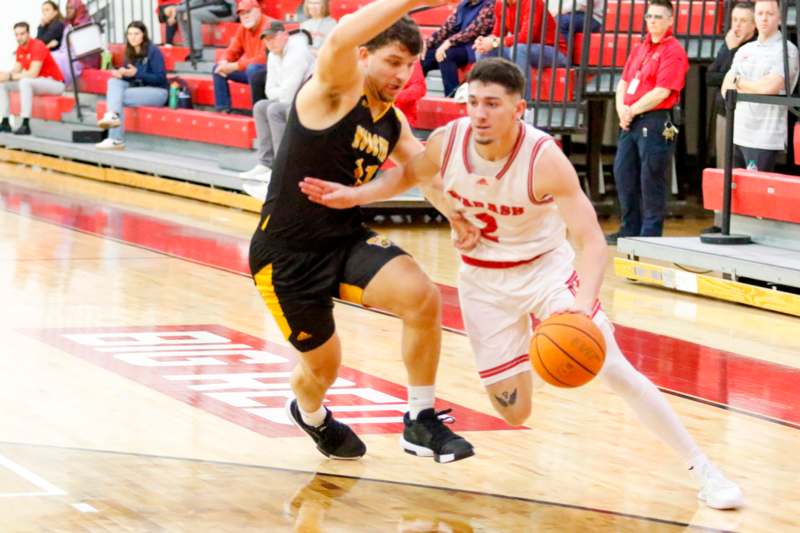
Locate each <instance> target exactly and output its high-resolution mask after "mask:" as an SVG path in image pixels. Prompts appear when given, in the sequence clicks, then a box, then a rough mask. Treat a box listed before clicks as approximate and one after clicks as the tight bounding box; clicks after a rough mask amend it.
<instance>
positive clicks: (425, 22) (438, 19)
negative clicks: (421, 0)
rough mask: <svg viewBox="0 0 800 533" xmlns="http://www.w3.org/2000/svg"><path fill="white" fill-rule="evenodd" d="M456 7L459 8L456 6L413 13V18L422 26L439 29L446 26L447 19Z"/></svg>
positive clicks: (445, 6)
mask: <svg viewBox="0 0 800 533" xmlns="http://www.w3.org/2000/svg"><path fill="white" fill-rule="evenodd" d="M456 7H457V6H455V5H444V6H439V7H432V8H430V9H425V10H422V11H418V12H416V13H413V14H412V15H411V18H413V19H414V20H415V21H416V22H417V24H419V25H420V26H436V27H439V26H441V25H442V24H444V21H445V20H447V17H449V16H450V14H451V13H452V12H453V11H454V10H455V8H456Z"/></svg>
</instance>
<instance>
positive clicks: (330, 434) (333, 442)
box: [286, 399, 367, 460]
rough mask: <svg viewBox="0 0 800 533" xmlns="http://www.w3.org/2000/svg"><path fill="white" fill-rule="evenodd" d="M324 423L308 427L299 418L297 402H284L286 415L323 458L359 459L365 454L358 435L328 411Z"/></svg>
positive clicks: (364, 447) (365, 449)
mask: <svg viewBox="0 0 800 533" xmlns="http://www.w3.org/2000/svg"><path fill="white" fill-rule="evenodd" d="M326 411H327V414H326V415H325V421H324V422H323V423H322V425H321V426H319V427H314V426H309V425H308V424H306V423H305V422H303V417H302V416H300V409H299V408H298V407H297V400H295V399H290V400H289V401H288V402H286V414H287V415H288V416H289V419H290V420H292V421H293V422H294V423H295V425H296V426H297V427H299V428H300V429H302V430H303V431H305V432H306V433H308V435H309V436H310V437H311V438H312V439H313V440H314V442H315V443H316V444H317V449H318V450H319V451H320V452H322V455H324V456H325V457H330V458H331V459H347V460H354V459H361V457H363V456H364V454H365V453H367V447H366V446H365V445H364V443H363V442H362V441H361V439H359V438H358V435H356V434H355V432H353V430H352V429H350V426H348V425H347V424H342V423H341V422H338V421H336V420H335V419H334V418H333V414H332V413H331V412H330V411H328V410H327V409H326Z"/></svg>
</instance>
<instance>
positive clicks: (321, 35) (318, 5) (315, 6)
mask: <svg viewBox="0 0 800 533" xmlns="http://www.w3.org/2000/svg"><path fill="white" fill-rule="evenodd" d="M303 13H304V14H305V16H306V20H304V21H303V22H301V23H300V29H301V30H306V31H307V32H308V33H309V34H310V35H311V39H312V40H313V42H312V43H311V52H312V53H313V54H314V55H317V53H318V52H319V49H320V48H321V47H322V43H324V42H325V39H326V38H327V37H328V34H329V33H330V32H332V31H333V28H335V27H336V20H335V19H334V18H333V17H331V15H330V9H329V8H328V0H306V1H305V2H304V3H303Z"/></svg>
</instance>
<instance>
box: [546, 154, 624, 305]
mask: <svg viewBox="0 0 800 533" xmlns="http://www.w3.org/2000/svg"><path fill="white" fill-rule="evenodd" d="M534 172H535V173H536V174H535V175H536V182H535V185H534V187H535V190H534V195H535V196H536V198H537V199H542V198H543V197H545V196H548V195H549V196H552V197H553V199H554V200H555V202H556V205H557V206H558V210H559V212H560V214H561V216H562V217H563V218H564V221H565V222H566V224H567V229H568V231H569V234H570V236H571V237H572V239H573V240H574V241H575V244H576V246H577V248H578V249H579V250H580V257H579V258H578V262H577V264H576V270H577V271H578V275H579V276H580V280H581V285H580V288H579V289H578V294H577V296H576V298H575V307H574V309H573V310H575V311H580V312H583V313H586V314H587V315H591V311H592V307H593V306H594V302H595V301H596V300H597V297H598V295H599V293H600V286H601V285H602V283H603V274H604V272H605V267H606V261H607V260H608V246H607V245H606V241H605V237H604V236H603V231H602V230H601V229H600V225H599V224H598V223H597V213H595V210H594V207H593V206H592V203H591V202H590V201H589V198H587V197H586V195H585V194H584V193H583V189H581V186H580V182H579V181H578V175H577V174H576V173H575V168H574V167H573V166H572V164H571V163H570V162H569V159H567V156H565V155H564V153H563V152H562V151H561V150H559V149H558V147H556V146H555V144H551V145H550V146H547V147H546V148H545V149H544V150H543V151H542V153H541V155H540V156H539V160H538V161H537V162H536V167H535V169H534Z"/></svg>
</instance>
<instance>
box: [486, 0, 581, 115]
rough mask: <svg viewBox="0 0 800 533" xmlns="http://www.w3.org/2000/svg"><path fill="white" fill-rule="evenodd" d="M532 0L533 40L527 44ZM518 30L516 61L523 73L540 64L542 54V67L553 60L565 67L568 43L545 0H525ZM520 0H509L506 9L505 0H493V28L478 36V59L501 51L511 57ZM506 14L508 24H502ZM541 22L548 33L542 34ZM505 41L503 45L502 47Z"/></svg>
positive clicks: (549, 65)
mask: <svg viewBox="0 0 800 533" xmlns="http://www.w3.org/2000/svg"><path fill="white" fill-rule="evenodd" d="M531 3H533V6H534V7H533V8H534V13H533V34H532V35H531V36H530V41H531V44H530V46H528V45H527V44H526V43H527V42H528V27H529V26H530V23H529V21H530V17H531ZM520 8H521V12H520V20H519V32H518V34H517V46H516V58H515V59H514V62H515V63H516V64H517V66H518V67H519V68H520V70H521V71H522V73H523V74H525V73H526V72H529V71H530V69H531V66H532V67H533V68H537V69H538V68H539V66H540V65H539V58H540V56H541V61H542V62H541V67H542V68H550V67H551V66H552V65H553V64H554V62H555V66H557V67H564V66H566V65H567V63H568V59H567V56H566V55H565V54H566V52H567V43H566V42H564V41H563V40H562V39H560V38H559V35H558V32H557V28H556V22H555V20H554V19H553V17H552V16H551V15H550V13H549V12H548V11H547V8H546V7H545V4H544V0H532V1H530V0H522V5H521V6H520ZM516 15H517V0H508V1H507V3H506V10H505V13H503V2H502V0H500V1H496V2H495V4H494V28H493V29H492V35H491V36H489V37H478V38H477V39H475V45H474V48H475V51H476V52H478V54H479V56H478V60H480V59H481V57H484V56H490V55H495V56H496V55H500V56H501V57H504V58H506V59H509V60H510V59H511V57H512V55H513V49H512V47H513V45H514V27H515V26H516ZM503 17H505V27H503V28H500V23H501V21H502V20H503ZM542 24H544V25H545V33H544V35H542ZM501 44H502V47H501ZM530 93H531V88H530V84H527V87H525V95H524V97H525V99H526V100H529V99H530Z"/></svg>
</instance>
